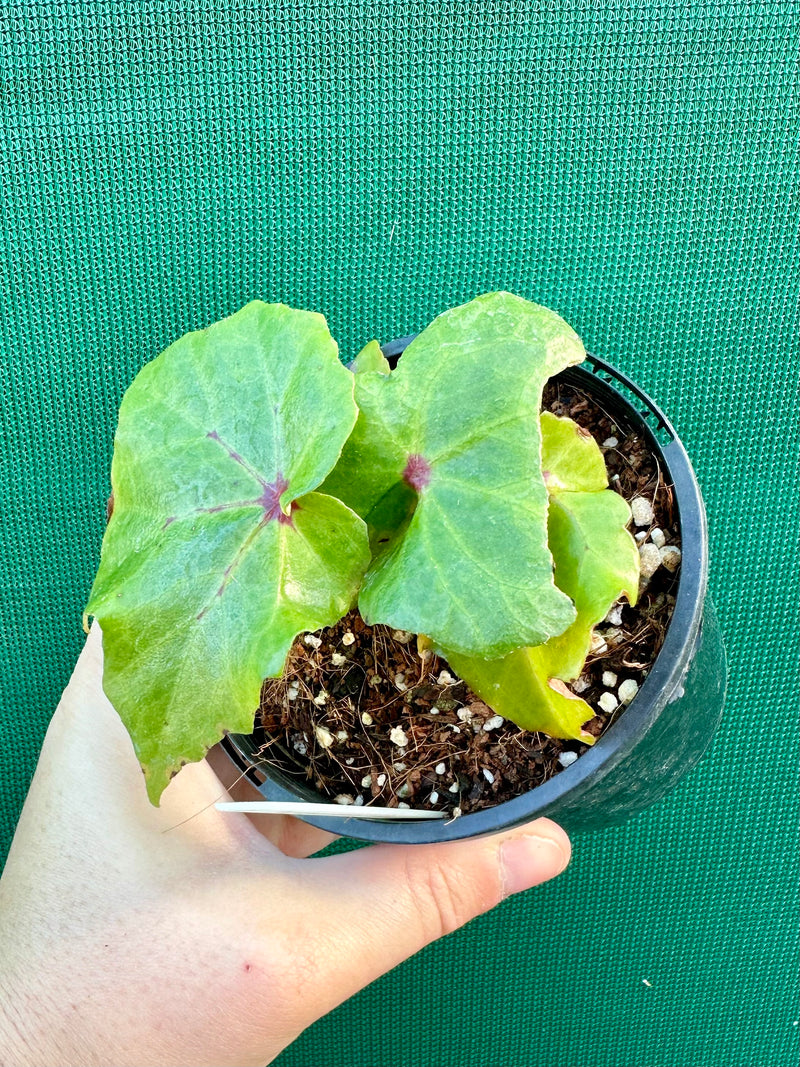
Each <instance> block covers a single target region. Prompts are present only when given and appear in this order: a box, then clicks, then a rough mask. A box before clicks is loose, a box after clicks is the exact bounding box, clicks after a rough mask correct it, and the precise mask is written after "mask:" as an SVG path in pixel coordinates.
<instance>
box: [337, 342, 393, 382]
mask: <svg viewBox="0 0 800 1067" xmlns="http://www.w3.org/2000/svg"><path fill="white" fill-rule="evenodd" d="M347 369H348V370H351V371H352V372H353V374H363V373H364V371H376V372H377V373H378V374H391V372H392V368H391V367H390V366H389V360H388V359H387V358H386V356H384V354H383V350H382V349H381V346H380V345H379V344H378V342H377V341H370V342H369V344H366V345H364V347H363V348H362V349H361V351H360V352H359V353H358V355H357V356H356V358H355V359H354V360H353V362H352V363H348V365H347Z"/></svg>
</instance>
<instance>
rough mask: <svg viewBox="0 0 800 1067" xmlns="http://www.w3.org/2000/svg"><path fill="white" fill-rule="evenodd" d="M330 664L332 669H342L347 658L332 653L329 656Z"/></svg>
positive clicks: (338, 653)
mask: <svg viewBox="0 0 800 1067" xmlns="http://www.w3.org/2000/svg"><path fill="white" fill-rule="evenodd" d="M331 663H332V664H333V666H334V667H344V665H345V663H347V656H343V655H342V654H341V652H334V653H333V654H332V656H331Z"/></svg>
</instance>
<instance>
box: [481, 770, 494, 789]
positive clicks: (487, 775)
mask: <svg viewBox="0 0 800 1067" xmlns="http://www.w3.org/2000/svg"><path fill="white" fill-rule="evenodd" d="M483 777H484V778H485V779H486V781H487V782H488V783H489V785H491V784H492V782H494V775H493V774H492V772H491V771H490V770H489V768H488V767H484V768H483Z"/></svg>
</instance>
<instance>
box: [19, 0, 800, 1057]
mask: <svg viewBox="0 0 800 1067" xmlns="http://www.w3.org/2000/svg"><path fill="white" fill-rule="evenodd" d="M798 15H800V5H799V4H798V2H797V0H772V2H766V0H765V2H758V0H735V2H726V0H713V2H712V0H704V2H688V0H683V2H682V0H660V2H657V0H538V2H530V3H522V2H515V0H472V2H466V0H462V2H446V0H445V2H442V0H435V2H430V0H419V2H414V3H404V2H397V3H391V2H389V0H384V2H373V3H363V2H348V0H340V2H339V3H300V2H295V3H288V2H275V3H266V2H264V3H256V2H255V0H231V2H228V3H223V2H221V0H180V2H178V0H144V2H141V3H135V2H131V0H114V2H113V3H112V2H108V0H93V2H92V3H86V2H81V0H61V2H57V0H51V2H49V3H34V2H33V0H25V2H17V3H13V2H4V3H2V5H0V119H1V121H0V138H2V150H1V151H0V195H1V196H2V211H1V212H0V274H1V275H2V294H3V299H2V310H1V311H0V397H2V446H3V447H2V470H1V471H0V501H2V518H3V521H2V525H1V526H0V530H1V531H2V532H1V533H0V537H2V556H1V557H0V597H2V602H1V603H0V632H1V633H2V648H3V663H2V670H0V730H2V746H0V748H1V750H2V757H1V758H2V773H0V809H1V810H2V831H1V832H0V843H1V844H2V846H3V848H4V849H5V848H6V847H7V845H8V842H9V840H10V837H11V833H12V830H13V826H14V823H15V820H16V817H17V814H18V811H19V808H20V805H21V803H22V800H23V797H24V793H25V789H26V785H27V782H28V780H29V777H30V775H31V773H32V771H33V768H34V764H35V761H36V755H37V750H38V747H39V745H40V742H41V738H42V735H43V732H44V729H45V726H46V723H47V720H48V716H49V715H50V713H51V711H52V708H53V707H54V705H55V703H56V700H57V697H58V694H59V692H60V690H61V688H62V687H63V685H64V682H65V681H66V679H67V677H68V674H69V672H70V668H71V665H72V663H73V662H74V659H75V657H76V655H77V653H78V650H79V648H80V645H81V641H82V636H81V628H80V616H81V609H82V606H83V603H84V599H85V597H86V594H87V592H88V589H89V586H90V582H91V578H92V575H93V572H94V569H95V567H96V564H97V559H98V550H99V544H100V539H101V535H102V531H103V522H104V501H105V497H106V493H107V482H108V474H107V472H108V466H109V461H110V453H111V441H112V434H113V428H114V423H115V412H116V408H117V404H118V401H119V398H120V396H121V394H122V391H123V389H124V387H125V386H126V385H127V383H128V382H129V381H130V380H131V379H132V377H133V375H134V374H135V372H136V371H137V369H138V368H139V367H140V366H141V365H142V363H143V362H145V361H146V360H148V359H150V358H151V357H152V356H154V355H155V354H156V353H157V352H158V351H159V350H160V349H161V348H163V347H164V346H165V345H166V344H167V343H168V342H169V341H171V340H172V339H174V338H176V337H177V336H179V335H180V334H182V333H183V332H184V331H186V330H189V329H195V328H197V327H201V326H203V325H206V324H207V323H209V322H211V321H212V320H214V319H216V318H219V317H220V316H222V315H225V314H228V313H230V312H232V311H234V310H235V309H237V308H238V307H240V306H241V305H242V304H244V303H245V302H246V301H247V300H249V299H251V298H252V297H256V296H259V297H263V298H265V299H267V300H277V299H280V300H284V301H286V302H288V303H290V304H293V305H295V306H297V307H305V308H314V309H317V310H320V311H322V312H324V313H325V314H326V316H327V317H328V320H329V323H330V326H331V329H332V331H333V333H334V335H335V336H336V337H338V338H339V340H340V342H341V345H342V351H343V353H344V354H346V355H348V356H349V355H352V354H353V353H354V352H355V351H356V349H357V347H358V346H359V345H360V344H361V343H362V342H364V341H366V340H368V339H369V338H370V337H372V336H377V337H379V338H381V339H383V340H387V339H389V338H391V337H393V336H398V335H402V334H406V333H410V332H411V331H414V330H417V329H419V328H420V327H422V326H423V325H425V324H426V323H427V322H428V321H429V320H430V319H431V318H432V317H433V315H435V314H436V313H437V312H439V311H441V310H443V309H444V308H446V307H448V306H450V305H452V304H455V303H459V302H462V301H464V300H466V299H468V298H470V297H471V296H473V295H475V294H476V293H479V292H482V291H485V290H489V289H495V288H506V289H511V290H514V291H517V292H519V293H521V294H523V295H524V296H527V297H530V298H533V299H535V300H537V301H539V302H541V303H544V304H547V305H550V306H551V307H553V308H555V309H557V310H558V311H559V312H561V313H562V314H563V315H564V316H565V317H566V318H567V319H568V320H569V321H570V322H571V323H572V324H573V325H574V326H575V327H576V329H577V330H578V331H579V332H580V333H581V334H582V336H583V338H584V340H585V342H586V344H587V346H588V347H589V348H590V349H591V350H592V351H594V352H596V353H597V354H598V355H601V356H604V357H606V358H607V359H609V360H611V361H612V362H613V363H615V364H616V365H617V366H619V367H620V368H621V369H622V370H624V371H626V372H628V373H629V374H632V375H633V376H634V377H635V378H636V379H637V380H638V381H639V383H640V384H641V385H642V386H643V387H644V388H645V389H646V390H648V391H649V392H650V393H651V394H652V395H653V396H654V397H655V399H656V400H657V401H658V402H659V403H660V404H661V405H662V406H663V407H664V408H665V409H666V410H667V412H668V413H669V414H670V416H671V418H672V419H673V421H674V423H675V425H676V426H677V427H678V430H679V432H680V433H681V435H682V437H683V439H684V441H685V443H686V445H687V447H688V448H689V451H690V453H691V455H692V457H693V460H694V462H695V466H696V468H697V471H698V474H699V476H700V481H701V484H702V486H703V489H704V493H705V497H706V501H707V506H708V511H709V521H710V530H711V586H712V591H713V594H714V597H715V600H716V603H717V606H718V607H719V609H720V614H721V618H722V621H723V626H724V630H725V633H726V640H727V645H728V651H729V655H730V661H731V685H730V695H729V700H728V705H727V712H726V716H725V719H724V723H723V727H722V730H721V732H720V734H719V736H718V739H717V741H716V742H715V744H714V746H713V748H712V750H711V753H710V755H709V756H708V758H707V759H706V760H705V761H704V762H703V763H702V764H701V765H700V767H699V768H698V770H697V771H696V772H695V773H694V774H692V775H691V776H690V777H689V778H688V780H686V781H685V782H684V783H683V784H682V785H681V786H680V787H679V789H678V790H677V791H676V792H675V793H674V794H673V795H672V796H670V797H669V798H668V799H667V800H666V801H664V802H662V803H661V804H659V805H658V806H657V807H656V808H655V809H652V810H651V811H650V812H648V813H647V814H645V815H644V816H641V817H639V818H638V819H636V820H635V821H633V822H632V823H629V824H628V825H626V826H625V827H622V828H620V829H617V830H613V831H608V832H603V833H597V834H595V835H593V836H584V837H581V838H580V839H578V840H577V841H576V847H575V858H574V862H573V865H572V867H571V869H570V870H569V871H568V873H567V874H566V875H565V876H564V877H562V878H561V879H559V880H558V881H557V882H555V883H553V884H552V885H548V886H546V887H544V888H542V889H540V890H537V891H533V892H530V893H528V894H525V895H523V896H522V897H521V898H516V899H513V900H511V901H509V902H507V903H506V904H504V905H503V906H502V907H501V908H499V909H498V910H497V911H495V912H494V913H492V914H491V915H489V916H485V917H483V918H482V919H480V920H478V921H476V922H474V923H473V924H472V925H471V926H470V927H469V928H467V929H466V930H463V931H460V932H459V933H457V934H455V935H454V936H452V937H451V938H449V939H448V940H446V941H445V942H442V943H439V944H436V945H434V946H432V947H431V948H429V949H428V950H426V951H425V952H423V953H422V954H421V955H420V956H418V957H417V958H415V959H414V960H412V961H410V962H408V963H407V964H405V965H403V966H402V967H399V968H398V969H397V970H395V971H394V972H393V973H391V974H390V975H388V976H387V977H385V978H384V979H382V980H381V981H378V982H376V983H375V984H374V985H373V986H372V987H371V988H369V989H368V990H366V991H365V992H363V993H362V994H361V995H359V996H358V997H356V998H355V999H354V1000H353V1001H351V1002H350V1003H348V1004H346V1005H344V1006H343V1007H342V1008H340V1009H339V1010H338V1011H336V1012H334V1013H333V1014H332V1015H331V1016H329V1017H327V1018H326V1019H324V1020H322V1021H321V1022H320V1023H318V1024H317V1025H316V1026H314V1027H313V1028H312V1029H311V1030H310V1031H308V1032H307V1033H306V1034H304V1035H303V1036H302V1037H301V1038H300V1039H299V1040H298V1041H297V1042H296V1043H295V1044H294V1045H293V1046H292V1047H291V1048H290V1049H288V1050H287V1051H286V1052H285V1053H284V1054H283V1056H282V1057H281V1058H280V1060H279V1061H278V1062H279V1063H280V1065H281V1067H308V1065H314V1067H485V1065H491V1067H788V1065H792V1064H795V1063H796V1062H797V1053H796V1051H795V1048H796V1040H797V1034H798V1025H797V1019H798V1011H797V1006H796V986H795V966H794V963H793V958H792V957H793V952H792V950H793V944H794V941H795V938H796V923H795V914H796V913H795V901H794V898H795V886H796V880H797V870H796V864H795V861H794V858H793V857H794V846H795V815H796V811H795V808H794V804H793V802H792V800H791V797H792V795H793V793H794V788H795V785H796V756H795V750H794V748H793V747H792V746H791V745H790V744H789V743H788V742H787V734H788V733H789V731H790V728H793V726H794V723H793V722H792V723H790V722H789V719H790V718H791V719H794V709H795V707H796V693H797V678H796V669H795V664H796V658H797V657H796V633H797V626H796V607H795V605H796V599H797V596H796V594H797V581H796V548H795V545H796V535H795V528H796V497H797V477H796V462H795V454H796V445H797V435H796V431H795V424H796V416H797V403H798V397H797V389H796V379H797V373H796V366H797V355H798V352H797V344H796V330H797V326H798V323H797V284H796V282H797V275H798V255H797V242H796V230H797V211H796V204H793V203H792V196H793V193H794V190H795V189H796V182H797V166H796V164H797V159H796V155H795V149H794V137H795V132H796V127H797V110H796V106H795V100H796V98H797V97H796V94H797V91H798V85H797V80H796V77H795V74H794V71H795V54H796V38H797V33H796V28H797V23H798ZM790 712H791V715H790V714H789V713H790ZM323 918H324V917H323ZM645 980H646V981H647V983H650V984H649V985H648V984H646V983H645ZM220 1023H221V1025H225V1020H220Z"/></svg>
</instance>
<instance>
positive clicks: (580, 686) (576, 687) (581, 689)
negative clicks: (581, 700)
mask: <svg viewBox="0 0 800 1067" xmlns="http://www.w3.org/2000/svg"><path fill="white" fill-rule="evenodd" d="M603 643H604V644H605V642H603ZM590 684H591V683H590V682H589V679H588V678H585V677H584V676H583V675H581V676H580V678H576V679H575V681H574V682H570V683H569V685H570V689H571V690H572V692H573V693H585V692H586V690H587V689H588V688H589V685H590Z"/></svg>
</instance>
